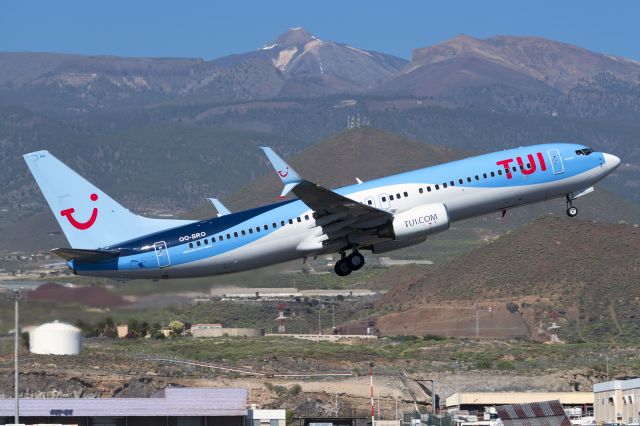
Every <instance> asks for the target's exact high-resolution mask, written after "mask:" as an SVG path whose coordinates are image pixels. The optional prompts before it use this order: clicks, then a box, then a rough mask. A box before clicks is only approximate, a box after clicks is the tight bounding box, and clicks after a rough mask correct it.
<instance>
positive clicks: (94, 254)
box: [51, 248, 119, 263]
mask: <svg viewBox="0 0 640 426" xmlns="http://www.w3.org/2000/svg"><path fill="white" fill-rule="evenodd" d="M51 253H53V254H55V255H57V256H60V257H61V258H63V259H64V260H72V259H73V260H76V261H78V262H82V263H98V262H104V261H105V260H109V259H114V258H117V257H118V256H119V252H118V250H85V249H74V248H55V249H53V250H51Z"/></svg>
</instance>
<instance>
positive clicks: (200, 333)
mask: <svg viewBox="0 0 640 426" xmlns="http://www.w3.org/2000/svg"><path fill="white" fill-rule="evenodd" d="M201 325H202V324H198V326H197V327H194V326H191V335H192V336H193V337H226V336H229V337H260V336H264V329H263V328H222V327H200V326H201Z"/></svg>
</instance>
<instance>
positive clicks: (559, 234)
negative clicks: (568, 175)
mask: <svg viewBox="0 0 640 426" xmlns="http://www.w3.org/2000/svg"><path fill="white" fill-rule="evenodd" d="M638 247H640V229H638V227H637V226H630V225H613V224H605V223H595V222H590V221H589V222H587V221H582V220H568V219H559V218H556V217H552V216H549V217H545V218H542V219H538V220H536V221H534V222H533V223H531V224H530V225H528V226H526V227H523V228H521V229H519V230H517V231H514V232H512V233H508V234H506V235H504V236H501V237H500V238H498V239H496V240H495V241H493V242H491V243H489V244H488V245H486V246H484V247H481V248H478V249H475V250H473V251H471V252H469V253H466V254H464V255H462V256H461V257H459V258H456V259H452V260H451V261H449V262H447V263H445V264H443V265H441V266H439V267H436V268H434V269H432V270H428V271H425V272H423V273H421V274H417V275H413V276H410V277H409V279H406V280H403V279H402V278H400V279H399V282H398V284H397V285H396V287H395V288H394V289H393V290H391V291H390V292H388V293H387V294H386V295H385V296H384V297H383V299H382V301H381V302H380V307H386V308H391V309H394V310H405V309H409V308H415V307H419V306H429V305H430V304H431V303H436V304H438V303H446V304H448V305H449V306H454V305H456V304H459V305H460V306H461V307H463V306H464V305H468V304H469V302H470V301H479V300H482V301H489V302H490V301H492V300H499V301H502V302H503V306H506V307H508V306H507V303H511V304H512V305H509V306H511V310H512V311H513V312H521V313H522V315H523V316H524V317H525V319H527V322H528V323H529V325H530V327H531V328H532V332H533V333H534V334H536V333H539V334H542V335H548V334H549V327H550V326H551V325H552V323H553V322H555V323H557V324H558V325H559V326H561V328H560V330H559V332H558V334H559V335H560V337H561V338H563V337H565V338H573V339H584V340H591V339H599V338H602V337H603V336H618V337H620V338H637V337H639V336H640V322H638V317H639V315H640V287H638V283H639V282H640V256H638ZM460 265H465V267H464V268H460Z"/></svg>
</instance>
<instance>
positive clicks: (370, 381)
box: [369, 362, 376, 426]
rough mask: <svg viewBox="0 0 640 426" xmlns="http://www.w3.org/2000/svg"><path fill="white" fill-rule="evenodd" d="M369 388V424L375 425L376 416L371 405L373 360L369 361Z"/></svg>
mask: <svg viewBox="0 0 640 426" xmlns="http://www.w3.org/2000/svg"><path fill="white" fill-rule="evenodd" d="M369 388H370V390H371V426H375V424H376V416H375V411H374V410H375V409H374V405H373V362H370V363H369Z"/></svg>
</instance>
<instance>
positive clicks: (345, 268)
mask: <svg viewBox="0 0 640 426" xmlns="http://www.w3.org/2000/svg"><path fill="white" fill-rule="evenodd" d="M340 255H341V258H340V260H338V261H337V262H336V264H335V266H334V267H333V269H334V271H336V274H338V275H339V276H341V277H346V276H347V275H349V274H350V273H351V272H352V271H357V270H358V269H360V268H362V267H363V266H364V256H363V255H362V254H360V252H359V251H357V250H354V251H353V253H351V254H350V255H349V256H347V255H345V253H344V252H341V253H340Z"/></svg>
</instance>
